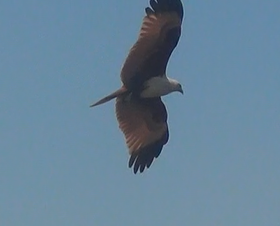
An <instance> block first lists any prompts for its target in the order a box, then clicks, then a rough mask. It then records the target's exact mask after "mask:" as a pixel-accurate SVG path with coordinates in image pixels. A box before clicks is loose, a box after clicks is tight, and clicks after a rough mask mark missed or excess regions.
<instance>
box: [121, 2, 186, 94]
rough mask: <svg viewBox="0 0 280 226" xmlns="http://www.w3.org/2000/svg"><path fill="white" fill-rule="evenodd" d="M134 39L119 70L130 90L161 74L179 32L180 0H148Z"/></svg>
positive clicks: (178, 36)
mask: <svg viewBox="0 0 280 226" xmlns="http://www.w3.org/2000/svg"><path fill="white" fill-rule="evenodd" d="M150 4H151V7H152V8H146V13H147V15H146V16H145V17H144V20H143V23H142V27H141V30H140V34H139V37H138V40H137V42H136V43H135V44H134V46H133V47H132V48H131V50H130V52H129V54H128V57H127V59H126V61H125V63H124V65H123V68H122V71H121V79H122V82H123V83H124V85H125V86H126V87H127V88H128V89H130V90H135V89H136V90H137V88H138V87H139V86H141V84H142V83H143V82H144V81H146V80H147V79H149V78H150V77H154V76H162V75H163V74H165V70H166V66H167V62H168V59H169V57H170V55H171V53H172V51H173V49H174V48H175V47H176V45H177V43H178V41H179V38H180V35H181V23H182V17H183V7H182V3H181V1H180V0H158V1H157V2H156V1H154V0H151V1H150Z"/></svg>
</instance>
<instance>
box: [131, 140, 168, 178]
mask: <svg viewBox="0 0 280 226" xmlns="http://www.w3.org/2000/svg"><path fill="white" fill-rule="evenodd" d="M163 145H164V144H163V143H161V142H157V143H155V144H153V145H150V146H148V147H145V148H143V149H141V150H138V151H137V152H136V153H138V154H132V155H131V156H130V159H129V162H128V166H129V168H131V167H132V166H133V172H134V174H136V173H137V172H138V171H139V172H140V173H143V172H144V170H145V168H150V166H151V164H152V162H153V160H154V158H157V157H158V156H159V155H160V153H161V150H162V148H163Z"/></svg>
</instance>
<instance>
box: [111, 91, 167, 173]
mask: <svg viewBox="0 0 280 226" xmlns="http://www.w3.org/2000/svg"><path fill="white" fill-rule="evenodd" d="M116 115H117V119H118V122H119V127H120V129H121V130H122V132H123V133H124V136H125V139H126V144H127V146H128V148H129V154H130V155H131V156H130V160H129V167H132V166H133V165H134V167H133V168H134V173H137V171H138V170H139V169H140V172H143V171H144V169H145V167H147V168H149V167H150V165H151V164H152V162H153V160H154V158H157V157H158V156H159V154H160V152H161V150H162V147H163V145H164V144H166V143H167V141H168V137H169V134H168V126H167V112H166V108H165V106H164V104H163V103H162V101H161V99H160V97H158V98H150V99H138V98H137V99H136V98H131V99H130V100H126V96H122V97H117V101H116Z"/></svg>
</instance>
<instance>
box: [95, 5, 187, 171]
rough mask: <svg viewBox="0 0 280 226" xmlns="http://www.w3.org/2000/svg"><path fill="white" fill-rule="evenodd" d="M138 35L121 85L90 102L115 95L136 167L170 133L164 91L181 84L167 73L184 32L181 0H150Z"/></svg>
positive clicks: (155, 153) (150, 157)
mask: <svg viewBox="0 0 280 226" xmlns="http://www.w3.org/2000/svg"><path fill="white" fill-rule="evenodd" d="M145 14H146V15H145V17H144V19H143V23H142V26H141V29H140V33H139V37H138V40H137V41H136V43H135V44H134V45H133V46H132V48H131V49H130V51H129V54H128V56H127V58H126V60H125V62H124V65H123V67H122V70H121V81H122V84H123V85H122V87H121V88H120V89H118V90H117V91H115V92H113V93H112V94H110V95H108V96H106V97H104V98H102V99H101V100H99V101H98V102H96V103H94V104H92V105H91V107H94V106H97V105H100V104H103V103H105V102H107V101H109V100H112V99H114V98H116V116H117V120H118V123H119V127H120V129H121V130H122V132H123V133H124V136H125V140H126V144H127V147H128V149H129V154H130V159H129V163H128V165H129V167H133V171H134V173H137V172H138V171H140V172H141V173H142V172H143V171H144V169H145V168H149V167H150V166H151V164H152V162H153V160H154V158H157V157H158V156H159V154H160V153H161V150H162V148H163V145H165V144H166V143H167V141H168V138H169V132H168V125H167V111H166V108H165V105H164V104H163V102H162V100H161V96H164V95H167V94H169V93H171V92H174V91H178V92H180V93H182V94H183V89H182V86H181V84H180V83H179V82H178V81H176V80H175V79H171V78H169V77H167V75H166V67H167V63H168V60H169V58H170V56H171V54H172V52H173V50H174V48H175V47H176V46H177V43H178V41H179V38H180V35H181V24H182V19H183V14H184V13H183V6H182V2H181V1H180V0H150V7H147V8H146V9H145Z"/></svg>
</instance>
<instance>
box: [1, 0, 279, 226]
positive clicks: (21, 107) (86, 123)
mask: <svg viewBox="0 0 280 226" xmlns="http://www.w3.org/2000/svg"><path fill="white" fill-rule="evenodd" d="M147 4H148V1H146V0H118V1H116V0H106V1H96V0H80V1H73V0H67V1H66V0H60V1H57V0H48V1H35V0H25V1H19V0H10V1H1V2H0V29H1V32H0V104H1V105H0V119H1V121H0V225H1V226H24V225H28V226H38V225H39V226H64V225H65V226H77V225H91V226H92V225H96V226H108V225H133V226H140V225H141V226H142V225H162V226H170V225H191V226H205V225H207V226H225V225H226V226H239V225H240V226H250V225H251V226H252V225H254V226H264V225H265V226H279V225H280V214H279V213H280V192H279V191H280V164H279V162H280V26H279V24H280V13H279V12H280V1H279V0H266V1H260V0H254V1H253V0H242V1H241V0H235V1H224V0H215V1H191V0H189V1H184V2H183V4H184V7H185V17H184V24H183V33H182V37H181V40H180V42H179V45H178V47H177V49H176V50H175V52H174V53H173V55H172V58H171V60H170V62H169V66H168V74H169V76H170V77H173V78H176V79H177V80H179V81H180V82H181V83H182V84H183V86H184V91H185V95H184V96H182V95H180V94H179V93H174V94H171V95H170V96H167V97H164V102H165V104H166V106H167V108H168V112H169V128H170V140H169V143H168V144H167V145H166V146H165V147H164V149H163V152H162V154H161V155H160V157H159V158H158V159H157V160H156V161H154V163H153V165H152V167H151V168H150V169H149V170H147V171H145V173H143V174H137V175H134V174H133V172H132V170H131V169H129V168H128V167H127V162H128V152H127V149H126V146H125V143H124V138H123V135H122V133H121V132H120V130H119V129H118V125H117V121H116V118H115V114H114V102H110V103H108V104H106V105H103V106H100V107H98V108H95V109H90V108H89V105H90V104H91V103H93V102H94V101H96V100H98V99H99V98H101V97H103V96H104V95H107V94H109V93H110V92H112V91H114V90H115V89H117V88H118V87H119V86H120V78H119V73H120V69H121V66H122V64H123V62H124V59H125V58H126V55H127V53H128V50H129V48H130V47H131V45H132V44H133V43H134V41H135V40H136V38H137V35H138V31H139V27H140V24H141V21H142V17H143V16H144V7H146V6H147Z"/></svg>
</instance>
